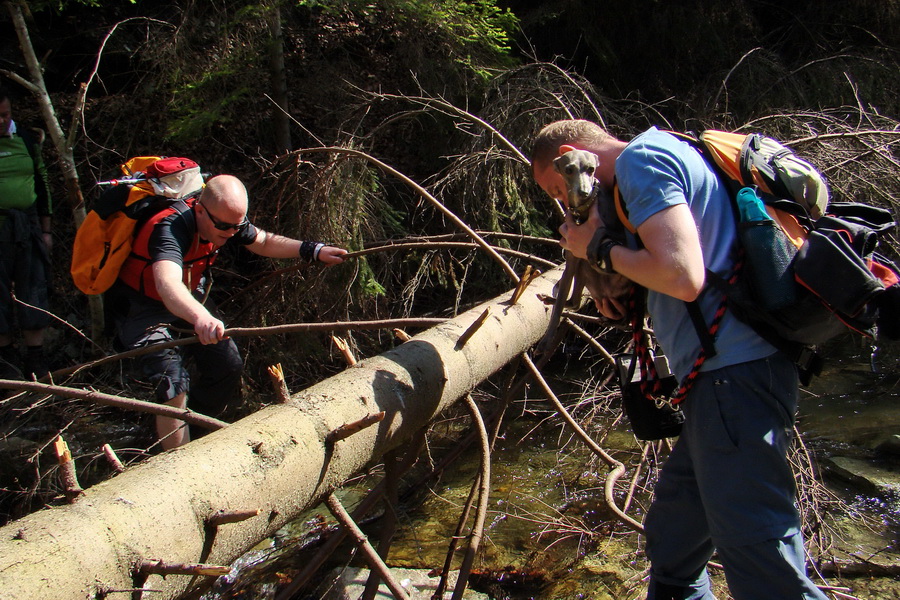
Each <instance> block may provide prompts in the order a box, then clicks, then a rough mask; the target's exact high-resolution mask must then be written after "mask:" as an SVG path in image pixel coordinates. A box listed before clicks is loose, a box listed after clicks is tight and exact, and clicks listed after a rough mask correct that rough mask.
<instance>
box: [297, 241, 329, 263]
mask: <svg viewBox="0 0 900 600" xmlns="http://www.w3.org/2000/svg"><path fill="white" fill-rule="evenodd" d="M324 247H325V244H324V242H300V258H302V259H303V260H308V261H310V262H311V261H314V260H317V259H318V258H319V252H320V251H321V250H322V248H324Z"/></svg>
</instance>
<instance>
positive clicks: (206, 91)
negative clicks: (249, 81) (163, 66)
mask: <svg viewBox="0 0 900 600" xmlns="http://www.w3.org/2000/svg"><path fill="white" fill-rule="evenodd" d="M235 75H236V73H235V71H234V70H233V69H232V68H231V67H225V68H223V70H221V71H212V72H209V73H205V74H204V75H203V76H202V77H201V79H200V80H198V81H189V82H187V83H185V84H183V85H182V86H181V87H179V88H178V89H176V90H175V95H174V99H173V105H172V119H171V120H170V121H169V127H168V131H167V135H166V137H167V139H169V140H170V141H173V142H180V143H190V142H191V141H193V140H196V139H198V138H200V137H203V136H204V135H206V134H207V133H208V132H209V131H210V130H211V129H212V128H213V127H214V126H215V125H217V124H220V123H224V122H227V121H229V120H231V119H232V118H233V117H232V115H233V114H234V112H235V107H234V105H235V104H236V103H237V102H239V101H241V100H242V99H244V98H247V97H249V96H251V95H252V94H253V92H254V90H253V89H252V88H251V87H249V86H240V87H236V88H232V87H230V86H229V83H231V82H232V81H234V79H236V78H235V77H234V76H235ZM222 90H227V91H226V92H225V93H224V94H222V93H220V92H221V91H222Z"/></svg>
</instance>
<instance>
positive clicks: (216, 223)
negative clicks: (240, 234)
mask: <svg viewBox="0 0 900 600" xmlns="http://www.w3.org/2000/svg"><path fill="white" fill-rule="evenodd" d="M199 204H200V206H202V207H203V210H205V211H206V216H207V217H209V220H210V222H212V224H213V227H215V228H216V229H218V230H219V231H228V230H229V229H234V230H236V231H241V230H242V229H244V228H245V227H247V225H249V224H250V221H249V220H247V217H244V220H243V221H241V222H240V223H225V222H224V221H220V220H218V219H217V218H215V217H214V216H213V214H212V213H211V212H209V209H208V208H207V207H206V205H205V204H203V203H202V202H200V203H199Z"/></svg>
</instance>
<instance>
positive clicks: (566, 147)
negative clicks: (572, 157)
mask: <svg viewBox="0 0 900 600" xmlns="http://www.w3.org/2000/svg"><path fill="white" fill-rule="evenodd" d="M572 150H578V148H576V147H575V146H570V145H569V144H563V145H562V146H560V147H559V155H560V156H562V155H563V154H565V153H566V152H571V151H572Z"/></svg>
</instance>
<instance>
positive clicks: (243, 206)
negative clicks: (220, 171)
mask: <svg viewBox="0 0 900 600" xmlns="http://www.w3.org/2000/svg"><path fill="white" fill-rule="evenodd" d="M200 201H201V202H202V203H203V205H204V206H206V207H208V208H211V209H212V210H217V209H220V210H221V211H222V212H227V213H240V214H247V188H246V187H244V184H243V183H241V180H240V179H238V178H237V177H235V176H234V175H217V176H216V177H213V178H212V179H210V180H209V181H207V182H206V186H205V187H204V188H203V191H202V192H201V193H200Z"/></svg>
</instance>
